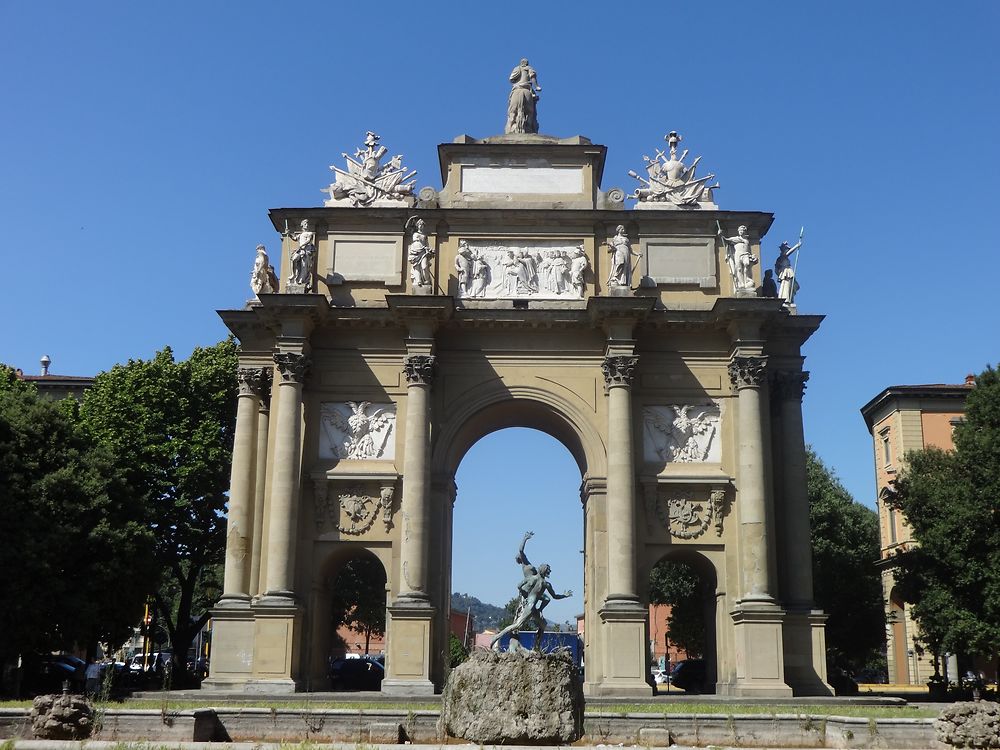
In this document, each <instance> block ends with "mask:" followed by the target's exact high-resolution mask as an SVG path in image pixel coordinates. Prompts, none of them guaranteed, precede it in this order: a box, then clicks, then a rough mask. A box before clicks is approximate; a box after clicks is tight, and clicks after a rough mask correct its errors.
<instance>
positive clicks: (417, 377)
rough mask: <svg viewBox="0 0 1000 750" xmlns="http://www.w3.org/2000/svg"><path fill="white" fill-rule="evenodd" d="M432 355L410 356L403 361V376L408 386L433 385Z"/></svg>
mask: <svg viewBox="0 0 1000 750" xmlns="http://www.w3.org/2000/svg"><path fill="white" fill-rule="evenodd" d="M434 363H435V357H434V355H433V354H411V355H409V356H407V357H406V358H405V359H403V375H405V376H406V382H407V384H408V385H416V384H422V385H432V384H433V383H434Z"/></svg>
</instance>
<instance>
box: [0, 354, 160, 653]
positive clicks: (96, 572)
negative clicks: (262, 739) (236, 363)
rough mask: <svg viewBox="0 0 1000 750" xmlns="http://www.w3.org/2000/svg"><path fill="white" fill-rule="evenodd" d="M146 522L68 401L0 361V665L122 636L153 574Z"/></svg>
mask: <svg viewBox="0 0 1000 750" xmlns="http://www.w3.org/2000/svg"><path fill="white" fill-rule="evenodd" d="M145 521H146V518H145V512H144V508H143V505H142V503H141V502H140V501H138V500H137V498H135V497H134V495H133V493H132V492H131V491H130V487H129V485H128V482H127V478H126V476H125V474H124V472H122V471H121V469H120V467H119V466H118V465H117V464H116V462H115V460H114V457H113V456H112V455H111V454H110V453H109V452H107V451H106V450H104V449H103V448H101V447H100V446H96V445H94V444H93V441H92V440H91V438H90V437H89V436H88V435H87V433H86V431H85V430H84V429H83V427H82V426H81V424H80V420H79V410H78V406H77V403H76V401H74V400H73V399H65V400H63V401H60V402H56V401H52V400H48V399H45V398H41V397H39V396H38V394H37V393H36V392H35V389H34V387H33V386H32V385H29V384H26V383H23V382H22V381H19V380H17V378H16V377H15V376H14V375H13V371H12V370H10V369H9V368H6V367H2V366H0V570H3V575H2V576H0V600H2V601H4V602H5V603H6V606H4V607H2V608H0V661H4V660H7V659H10V658H12V657H14V656H16V655H18V654H27V653H30V652H32V651H42V650H58V649H68V648H71V647H74V646H77V647H83V648H87V649H90V650H93V649H94V647H95V646H96V644H97V643H98V642H99V641H104V642H110V643H120V642H121V641H123V640H124V639H125V637H126V636H127V634H128V633H129V632H130V631H131V628H132V626H133V625H135V623H136V622H138V621H139V619H140V617H141V615H142V608H143V602H144V600H145V596H146V590H147V582H148V581H149V579H150V578H151V577H153V576H154V570H155V568H154V563H153V556H152V549H153V541H154V540H153V535H152V532H151V530H150V529H149V527H148V525H147V524H146V522H145Z"/></svg>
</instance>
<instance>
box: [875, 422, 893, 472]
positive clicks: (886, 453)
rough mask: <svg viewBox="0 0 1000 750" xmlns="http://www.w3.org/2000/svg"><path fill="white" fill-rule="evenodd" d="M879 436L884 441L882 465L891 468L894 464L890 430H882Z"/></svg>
mask: <svg viewBox="0 0 1000 750" xmlns="http://www.w3.org/2000/svg"><path fill="white" fill-rule="evenodd" d="M878 436H879V439H880V440H881V441H882V463H883V464H884V465H885V466H890V465H891V464H892V447H891V446H890V445H889V430H888V429H885V430H882V432H880V433H879V434H878Z"/></svg>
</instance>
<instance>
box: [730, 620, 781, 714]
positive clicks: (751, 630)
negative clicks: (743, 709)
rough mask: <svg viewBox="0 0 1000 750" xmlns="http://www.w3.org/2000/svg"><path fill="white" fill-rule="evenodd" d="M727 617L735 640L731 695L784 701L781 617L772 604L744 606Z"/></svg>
mask: <svg viewBox="0 0 1000 750" xmlns="http://www.w3.org/2000/svg"><path fill="white" fill-rule="evenodd" d="M730 615H731V616H732V618H733V623H734V633H735V636H736V684H735V685H733V686H732V692H731V695H738V696H746V697H756V698H787V697H789V696H791V695H792V689H791V688H790V687H788V685H787V684H785V679H784V678H785V666H784V653H783V647H782V640H781V629H782V626H783V625H784V622H785V613H784V611H783V610H782V609H781V608H780V607H777V606H775V605H773V604H758V603H754V602H744V603H741V604H740V605H738V606H737V608H736V609H734V610H733V611H732V612H730Z"/></svg>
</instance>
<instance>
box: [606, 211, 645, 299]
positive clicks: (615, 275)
mask: <svg viewBox="0 0 1000 750" xmlns="http://www.w3.org/2000/svg"><path fill="white" fill-rule="evenodd" d="M608 252H609V253H610V254H611V272H610V273H609V274H608V286H622V287H626V288H628V287H630V286H631V285H632V258H633V257H636V258H639V257H641V253H637V252H635V251H634V250H632V242H631V241H630V240H629V238H628V235H627V234H625V227H624V226H622V225H621V224H619V225H618V228H617V229H616V230H615V236H614V237H612V238H611V239H609V240H608Z"/></svg>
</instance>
